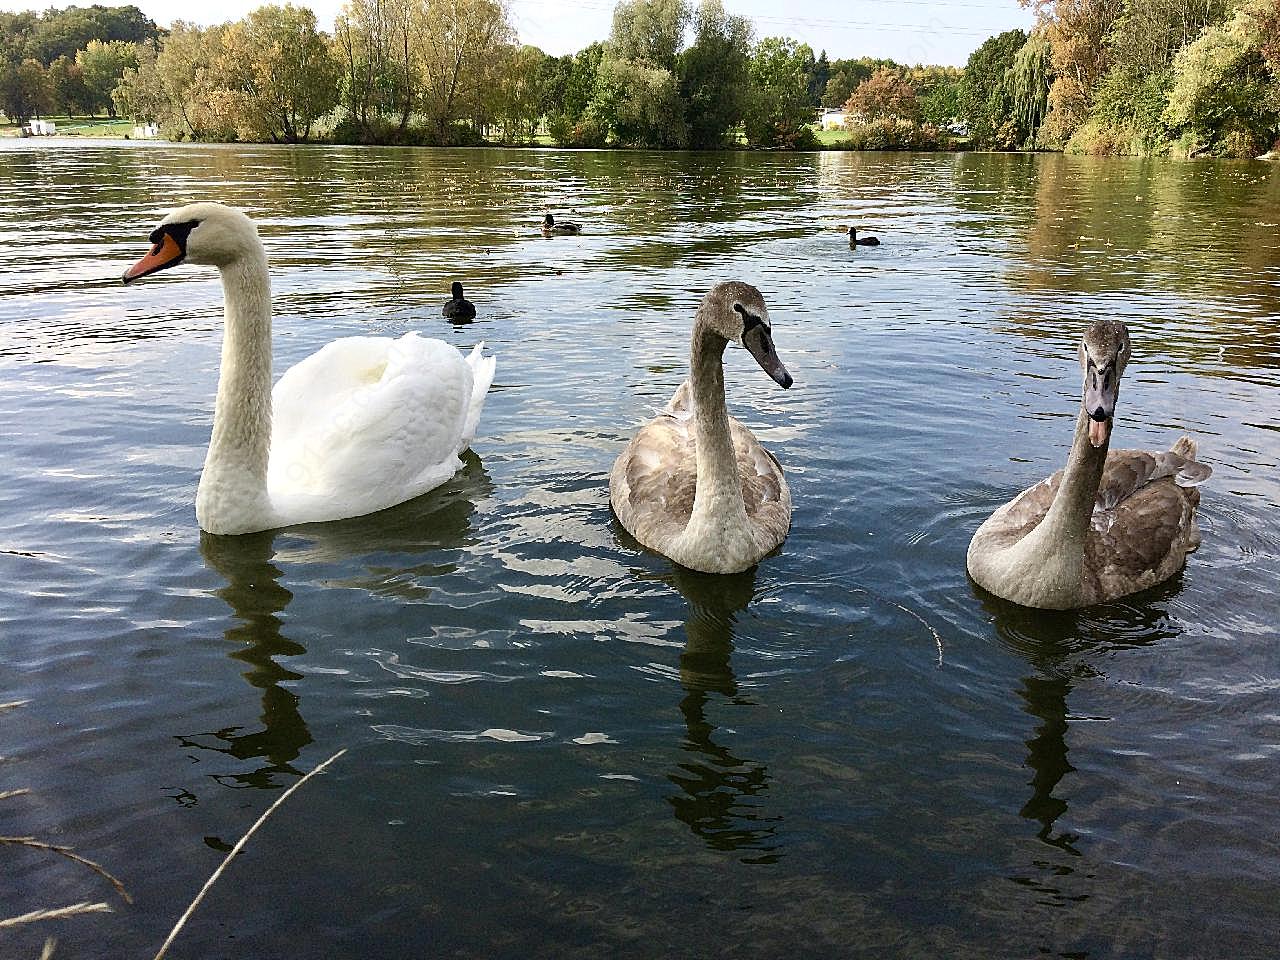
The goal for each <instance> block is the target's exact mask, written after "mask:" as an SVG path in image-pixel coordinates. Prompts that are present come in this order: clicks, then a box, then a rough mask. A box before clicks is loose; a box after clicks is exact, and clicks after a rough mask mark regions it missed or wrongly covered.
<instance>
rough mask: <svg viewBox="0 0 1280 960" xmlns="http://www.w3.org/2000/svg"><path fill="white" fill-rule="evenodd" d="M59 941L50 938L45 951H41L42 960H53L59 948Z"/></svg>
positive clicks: (45, 943)
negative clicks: (55, 951) (56, 948)
mask: <svg viewBox="0 0 1280 960" xmlns="http://www.w3.org/2000/svg"><path fill="white" fill-rule="evenodd" d="M57 945H58V941H57V940H55V939H54V938H53V937H49V938H48V939H46V940H45V942H44V949H43V950H41V951H40V960H53V951H54V948H55V947H57Z"/></svg>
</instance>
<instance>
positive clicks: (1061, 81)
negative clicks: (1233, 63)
mask: <svg viewBox="0 0 1280 960" xmlns="http://www.w3.org/2000/svg"><path fill="white" fill-rule="evenodd" d="M1024 2H1026V3H1028V5H1029V6H1031V7H1033V8H1034V9H1035V11H1036V15H1037V17H1038V19H1039V22H1040V26H1041V28H1042V29H1043V30H1044V31H1045V34H1046V36H1047V37H1048V39H1049V48H1050V51H1051V53H1052V59H1053V74H1054V80H1053V85H1052V86H1051V87H1050V88H1049V113H1048V116H1047V117H1046V118H1045V123H1044V127H1043V129H1044V136H1043V139H1045V140H1046V141H1047V142H1048V143H1051V144H1064V143H1066V142H1067V141H1068V140H1069V139H1070V138H1071V135H1072V134H1074V133H1075V132H1076V130H1077V129H1079V127H1080V125H1081V124H1083V123H1084V122H1085V120H1086V119H1088V116H1089V111H1090V109H1091V108H1092V106H1093V98H1094V95H1095V94H1096V93H1097V90H1098V86H1099V84H1101V82H1102V78H1103V77H1104V76H1106V73H1107V70H1108V68H1109V66H1110V59H1109V50H1108V46H1107V42H1106V41H1107V35H1108V33H1109V31H1110V29H1111V25H1112V23H1113V22H1115V19H1116V17H1117V15H1118V14H1119V13H1120V12H1121V11H1122V10H1123V9H1124V8H1123V5H1122V4H1120V3H1116V2H1115V0H1024ZM1209 2H1213V0H1209Z"/></svg>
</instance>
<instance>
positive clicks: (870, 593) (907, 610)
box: [852, 587, 942, 666]
mask: <svg viewBox="0 0 1280 960" xmlns="http://www.w3.org/2000/svg"><path fill="white" fill-rule="evenodd" d="M852 589H854V590H857V591H858V592H860V593H865V594H866V595H867V596H869V597H875V598H876V599H877V600H879V601H880V602H881V603H887V604H889V606H891V607H897V608H898V609H899V610H901V611H902V612H903V613H905V614H908V615H910V616H913V617H915V618H916V619H917V620H919V621H920V622H921V623H923V624H924V626H925V629H926V630H928V631H929V632H930V633H931V634H933V642H934V645H935V646H936V647H937V648H938V666H942V636H941V634H939V633H938V631H937V630H935V629H933V624H931V623H930V622H929V621H928V620H926V619H925V618H924V617H922V616H920V614H918V613H916V612H915V611H914V610H912V609H911V608H910V607H904V606H903V605H902V604H900V603H898V601H896V600H890V599H889V598H888V597H885V596H882V595H881V594H878V593H876V592H875V591H874V590H868V589H867V588H866V587H853V588H852Z"/></svg>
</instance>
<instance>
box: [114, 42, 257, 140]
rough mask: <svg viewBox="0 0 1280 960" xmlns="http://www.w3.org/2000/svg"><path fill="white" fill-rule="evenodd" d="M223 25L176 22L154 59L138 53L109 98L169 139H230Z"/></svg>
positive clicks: (233, 131)
mask: <svg viewBox="0 0 1280 960" xmlns="http://www.w3.org/2000/svg"><path fill="white" fill-rule="evenodd" d="M225 31H226V27H223V26H218V27H209V28H201V27H197V26H194V25H193V24H190V23H183V22H182V21H177V22H175V23H174V24H173V25H172V26H171V27H170V29H169V34H168V35H167V36H166V37H165V40H164V45H163V46H162V47H161V48H160V52H159V53H157V54H156V55H155V57H154V59H153V58H152V57H151V56H149V55H146V54H145V53H144V54H142V55H140V57H139V62H138V66H137V67H136V68H133V67H129V68H126V69H125V71H124V73H123V75H122V77H121V80H120V83H119V84H117V85H116V88H115V90H114V91H113V92H112V100H113V101H114V102H115V104H116V106H117V107H118V108H119V110H120V112H121V113H124V114H125V115H127V116H130V117H132V118H133V119H135V120H146V121H154V122H156V123H158V124H159V125H160V127H161V129H162V130H163V131H164V133H165V136H167V137H169V138H170V139H174V140H181V139H191V140H230V139H232V138H234V136H235V128H234V124H233V123H232V122H231V120H230V118H229V117H228V116H227V114H226V112H225V109H224V108H225V107H226V106H227V99H228V98H227V96H226V83H225V82H224V80H223V78H222V76H221V73H220V71H219V68H218V66H217V64H219V62H220V61H221V60H222V54H223V49H224V48H223V44H222V35H223V33H224V32H225Z"/></svg>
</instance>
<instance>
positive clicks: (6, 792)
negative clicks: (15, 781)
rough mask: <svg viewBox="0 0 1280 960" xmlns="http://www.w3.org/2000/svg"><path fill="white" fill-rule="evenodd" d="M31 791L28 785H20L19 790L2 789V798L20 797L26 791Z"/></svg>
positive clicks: (0, 792) (0, 794)
mask: <svg viewBox="0 0 1280 960" xmlns="http://www.w3.org/2000/svg"><path fill="white" fill-rule="evenodd" d="M30 792H31V791H30V790H29V789H28V788H26V787H19V788H18V789H17V790H0V800H8V799H9V798H10V797H20V796H22V795H23V794H24V793H30Z"/></svg>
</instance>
